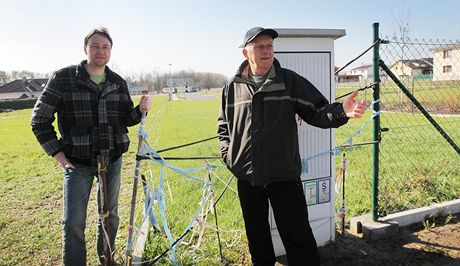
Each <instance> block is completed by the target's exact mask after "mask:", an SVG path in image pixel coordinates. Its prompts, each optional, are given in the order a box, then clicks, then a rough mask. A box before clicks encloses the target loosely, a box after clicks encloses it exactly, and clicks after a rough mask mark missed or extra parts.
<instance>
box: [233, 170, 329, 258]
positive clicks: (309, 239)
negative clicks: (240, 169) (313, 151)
mask: <svg viewBox="0 0 460 266" xmlns="http://www.w3.org/2000/svg"><path fill="white" fill-rule="evenodd" d="M238 195H239V198H240V204H241V209H242V211H243V218H244V223H245V226H246V236H247V238H248V242H249V252H250V253H251V257H252V263H253V265H274V264H275V262H276V258H275V252H274V249H273V243H272V239H271V234H270V225H269V221H268V210H269V204H268V202H269V201H270V204H271V206H272V208H273V214H274V218H275V221H276V225H277V228H278V231H279V233H280V237H281V240H282V242H283V245H284V248H285V249H286V255H287V259H288V264H289V266H296V265H320V258H319V254H318V248H317V245H316V241H315V238H314V236H313V232H312V230H311V227H310V223H309V221H308V209H307V204H306V201H305V196H304V193H303V188H302V183H301V181H300V178H299V180H297V181H285V182H275V183H271V184H269V185H266V186H264V187H256V186H252V185H251V183H249V182H247V181H243V180H240V179H238Z"/></svg>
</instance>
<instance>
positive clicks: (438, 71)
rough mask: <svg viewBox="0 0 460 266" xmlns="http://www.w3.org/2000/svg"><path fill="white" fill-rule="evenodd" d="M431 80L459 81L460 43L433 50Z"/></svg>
mask: <svg viewBox="0 0 460 266" xmlns="http://www.w3.org/2000/svg"><path fill="white" fill-rule="evenodd" d="M433 57H434V61H433V80H460V43H457V44H452V45H447V46H444V47H440V48H436V49H433Z"/></svg>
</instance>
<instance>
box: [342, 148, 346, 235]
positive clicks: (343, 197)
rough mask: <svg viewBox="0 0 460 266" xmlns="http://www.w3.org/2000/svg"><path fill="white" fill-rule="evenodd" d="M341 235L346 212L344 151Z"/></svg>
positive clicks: (343, 232) (343, 161)
mask: <svg viewBox="0 0 460 266" xmlns="http://www.w3.org/2000/svg"><path fill="white" fill-rule="evenodd" d="M342 167H343V169H342V229H341V230H342V235H343V234H345V214H346V205H345V173H346V170H347V168H346V167H347V161H346V158H345V153H343V157H342Z"/></svg>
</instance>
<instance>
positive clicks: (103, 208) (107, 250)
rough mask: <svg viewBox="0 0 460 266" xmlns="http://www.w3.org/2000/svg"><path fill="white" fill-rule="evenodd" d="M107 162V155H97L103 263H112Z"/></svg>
mask: <svg viewBox="0 0 460 266" xmlns="http://www.w3.org/2000/svg"><path fill="white" fill-rule="evenodd" d="M106 167H107V164H106V157H105V156H102V155H98V156H97V170H98V175H99V182H98V184H99V204H100V206H99V208H100V209H99V220H100V223H101V230H102V249H103V251H104V258H103V261H102V264H103V265H112V263H113V258H112V250H111V247H110V239H109V236H110V232H109V211H108V209H107V175H106V174H107V168H106Z"/></svg>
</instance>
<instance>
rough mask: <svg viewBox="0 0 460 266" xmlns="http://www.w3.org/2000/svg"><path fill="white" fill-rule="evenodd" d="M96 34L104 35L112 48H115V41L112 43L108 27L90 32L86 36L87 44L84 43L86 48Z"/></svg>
mask: <svg viewBox="0 0 460 266" xmlns="http://www.w3.org/2000/svg"><path fill="white" fill-rule="evenodd" d="M94 34H101V35H104V36H105V37H106V38H107V39H108V40H109V42H110V46H113V41H112V38H111V37H110V34H109V30H108V29H107V28H106V27H99V28H95V29H92V30H91V31H90V32H88V34H86V37H85V43H84V45H85V47H86V45H88V40H89V38H91V36H93V35H94Z"/></svg>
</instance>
